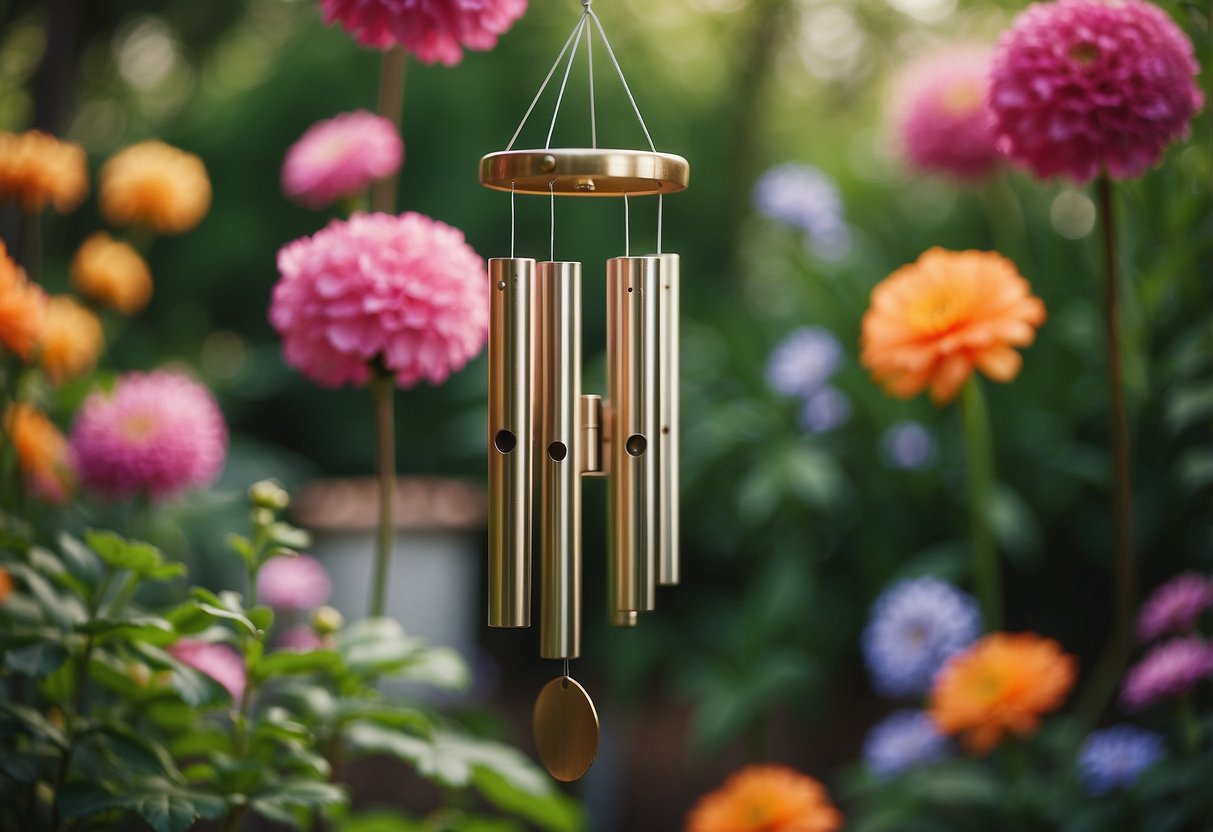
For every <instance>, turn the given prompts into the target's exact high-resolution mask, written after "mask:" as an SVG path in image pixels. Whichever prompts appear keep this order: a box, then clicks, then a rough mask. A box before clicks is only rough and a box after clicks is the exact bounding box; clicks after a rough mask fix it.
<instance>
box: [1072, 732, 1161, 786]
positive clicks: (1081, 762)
mask: <svg viewBox="0 0 1213 832" xmlns="http://www.w3.org/2000/svg"><path fill="white" fill-rule="evenodd" d="M1166 753H1167V749H1166V745H1164V743H1163V740H1162V737H1160V736H1159V735H1158V734H1156V733H1154V732H1153V731H1145V730H1142V729H1141V728H1135V727H1133V726H1132V725H1115V726H1113V727H1111V728H1107V729H1104V730H1103V731H1096V732H1094V733H1093V734H1091V736H1089V737H1087V739H1086V741H1085V742H1084V743H1083V744H1082V750H1081V751H1080V752H1079V754H1078V774H1079V777H1080V778H1081V779H1082V783H1083V786H1084V787H1086V790H1087V791H1088V792H1090V793H1091V794H1104V793H1105V792H1110V791H1112V790H1113V789H1115V788H1118V787H1121V786H1131V785H1133V783H1134V782H1135V781H1136V780H1137V778H1138V776H1139V775H1140V774H1141V773H1142V772H1143V771H1145V770H1146V769H1147V768H1149V767H1150V766H1152V765H1154V764H1155V763H1156V762H1158V761H1159V760H1160V759H1162V758H1163V757H1164V756H1165V755H1166Z"/></svg>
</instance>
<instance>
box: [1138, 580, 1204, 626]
mask: <svg viewBox="0 0 1213 832" xmlns="http://www.w3.org/2000/svg"><path fill="white" fill-rule="evenodd" d="M1208 609H1213V579H1211V578H1210V577H1209V576H1207V575H1198V574H1196V573H1194V572H1188V573H1186V574H1183V575H1178V576H1176V577H1174V578H1172V579H1171V580H1169V581H1167V582H1166V583H1165V584H1163V585H1162V586H1160V587H1159V588H1158V589H1156V590H1154V593H1153V594H1152V595H1151V596H1150V597H1149V599H1147V600H1146V603H1145V605H1144V606H1142V608H1141V614H1140V615H1139V616H1138V617H1137V637H1138V638H1139V639H1140V640H1142V641H1152V640H1153V639H1156V638H1158V637H1159V636H1161V635H1163V634H1164V633H1171V632H1176V633H1182V632H1186V631H1188V630H1192V629H1194V628H1195V627H1196V623H1197V621H1198V620H1199V619H1200V615H1201V613H1203V612H1204V611H1205V610H1208Z"/></svg>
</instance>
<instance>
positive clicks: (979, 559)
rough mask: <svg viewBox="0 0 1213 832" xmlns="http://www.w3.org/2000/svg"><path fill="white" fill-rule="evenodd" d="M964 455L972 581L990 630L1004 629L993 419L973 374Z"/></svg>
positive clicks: (964, 406) (964, 398)
mask: <svg viewBox="0 0 1213 832" xmlns="http://www.w3.org/2000/svg"><path fill="white" fill-rule="evenodd" d="M960 404H961V406H960V410H961V415H962V417H963V421H964V435H965V456H966V460H967V463H968V481H969V519H970V526H971V528H970V533H971V534H972V539H973V578H974V584H975V586H976V589H977V599H978V601H980V602H981V612H982V617H983V618H984V619H985V622H986V627H987V628H988V629H989V630H990V631H994V630H998V629H1001V628H1002V586H1001V585H1002V579H1001V577H1000V570H999V563H998V550H997V549H996V547H995V545H994V533H993V530H992V529H991V528H990V503H991V500H992V498H993V496H994V449H993V444H992V442H991V439H990V416H989V413H988V412H987V410H986V402H985V398H984V397H983V396H982V393H981V385H980V382H978V380H977V376H976V375H974V376H973V377H972V378H970V379H969V381H968V382H967V383H966V384H965V386H964V390H963V392H962V393H961V403H960Z"/></svg>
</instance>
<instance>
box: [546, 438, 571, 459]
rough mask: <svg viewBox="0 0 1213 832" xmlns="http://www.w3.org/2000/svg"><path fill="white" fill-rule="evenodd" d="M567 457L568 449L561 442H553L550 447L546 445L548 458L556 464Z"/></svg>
mask: <svg viewBox="0 0 1213 832" xmlns="http://www.w3.org/2000/svg"><path fill="white" fill-rule="evenodd" d="M568 455H569V449H568V448H567V447H566V446H565V444H564V443H563V442H553V443H552V444H551V445H548V456H550V457H551V458H552V459H554V460H556V461H557V462H560V461H562V460H563V459H564V458H565V457H566V456H568Z"/></svg>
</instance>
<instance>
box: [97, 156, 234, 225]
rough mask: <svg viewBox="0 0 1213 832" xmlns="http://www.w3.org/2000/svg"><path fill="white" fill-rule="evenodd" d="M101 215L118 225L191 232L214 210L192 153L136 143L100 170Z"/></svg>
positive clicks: (208, 187)
mask: <svg viewBox="0 0 1213 832" xmlns="http://www.w3.org/2000/svg"><path fill="white" fill-rule="evenodd" d="M100 201H101V213H102V214H104V215H105V218H106V219H107V220H108V221H109V222H111V223H113V224H114V225H142V226H146V227H148V228H150V229H152V230H153V231H156V232H158V233H160V234H180V233H181V232H182V231H189V230H190V229H191V228H193V227H194V226H195V225H197V224H198V223H200V222H202V218H203V217H205V216H206V212H207V211H208V210H209V209H210V207H211V181H210V179H209V178H207V175H206V167H205V166H204V165H203V164H202V160H201V159H199V158H198V157H197V156H195V155H194V154H193V153H186V152H185V151H184V150H178V149H177V148H175V147H173V146H172V145H169V144H165V143H164V142H160V141H147V142H140V143H139V144H133V145H131V146H130V147H128V148H125V149H124V150H121V151H119V152H118V153H116V154H115V155H114V156H113V157H112V158H111V159H110V160H109V161H108V162H106V163H105V164H104V165H103V166H102V167H101V184H100Z"/></svg>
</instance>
